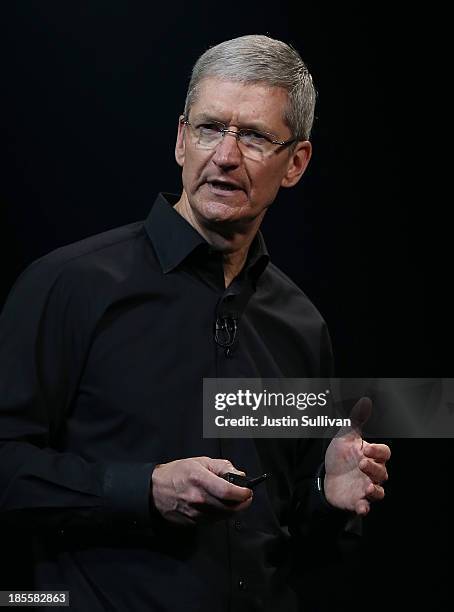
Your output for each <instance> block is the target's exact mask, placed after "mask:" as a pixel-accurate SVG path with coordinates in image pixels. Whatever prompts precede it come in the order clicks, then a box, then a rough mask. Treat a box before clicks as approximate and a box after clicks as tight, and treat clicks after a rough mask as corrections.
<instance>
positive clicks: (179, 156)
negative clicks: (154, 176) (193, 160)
mask: <svg viewBox="0 0 454 612" xmlns="http://www.w3.org/2000/svg"><path fill="white" fill-rule="evenodd" d="M183 119H184V117H183V115H180V117H179V119H178V133H177V142H176V144H175V159H176V160H177V164H178V165H179V166H181V167H183V165H184V154H185V145H184V132H185V129H186V126H185V124H184V123H183Z"/></svg>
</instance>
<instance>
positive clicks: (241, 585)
mask: <svg viewBox="0 0 454 612" xmlns="http://www.w3.org/2000/svg"><path fill="white" fill-rule="evenodd" d="M238 588H239V589H241V590H242V591H244V589H245V588H246V580H245V579H244V578H240V579H239V580H238Z"/></svg>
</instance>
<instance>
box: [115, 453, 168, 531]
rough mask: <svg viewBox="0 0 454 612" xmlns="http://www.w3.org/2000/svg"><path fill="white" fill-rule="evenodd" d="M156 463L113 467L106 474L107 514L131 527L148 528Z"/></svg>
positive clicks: (120, 464) (122, 464)
mask: <svg viewBox="0 0 454 612" xmlns="http://www.w3.org/2000/svg"><path fill="white" fill-rule="evenodd" d="M156 465H157V463H111V464H109V465H108V466H107V468H106V470H105V473H104V486H103V498H104V510H105V511H106V512H107V513H108V514H109V515H110V517H111V518H112V519H113V520H115V519H120V520H124V521H127V522H129V523H130V524H131V525H132V526H138V525H149V524H150V522H151V514H150V486H151V476H152V473H153V470H154V468H155V466H156Z"/></svg>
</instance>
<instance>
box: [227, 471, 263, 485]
mask: <svg viewBox="0 0 454 612" xmlns="http://www.w3.org/2000/svg"><path fill="white" fill-rule="evenodd" d="M268 476H269V474H262V475H261V476H257V477H256V478H248V477H247V476H241V475H240V474H233V473H232V472H227V474H222V476H221V478H224V480H227V482H231V483H232V484H234V485H237V486H238V487H248V489H253V488H254V487H255V486H256V485H258V484H259V483H260V482H263V481H264V480H265V479H266V478H268Z"/></svg>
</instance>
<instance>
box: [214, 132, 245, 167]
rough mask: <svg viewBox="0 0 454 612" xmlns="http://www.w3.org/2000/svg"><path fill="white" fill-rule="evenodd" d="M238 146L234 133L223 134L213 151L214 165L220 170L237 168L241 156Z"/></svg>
mask: <svg viewBox="0 0 454 612" xmlns="http://www.w3.org/2000/svg"><path fill="white" fill-rule="evenodd" d="M238 144H239V143H238V137H237V136H235V134H234V133H232V132H225V133H224V135H223V136H222V139H221V141H220V143H219V144H218V145H217V147H216V149H215V151H214V155H213V161H214V163H215V164H216V165H217V166H219V167H221V168H227V167H236V166H239V165H240V164H241V159H242V155H241V151H240V148H239V146H238Z"/></svg>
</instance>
